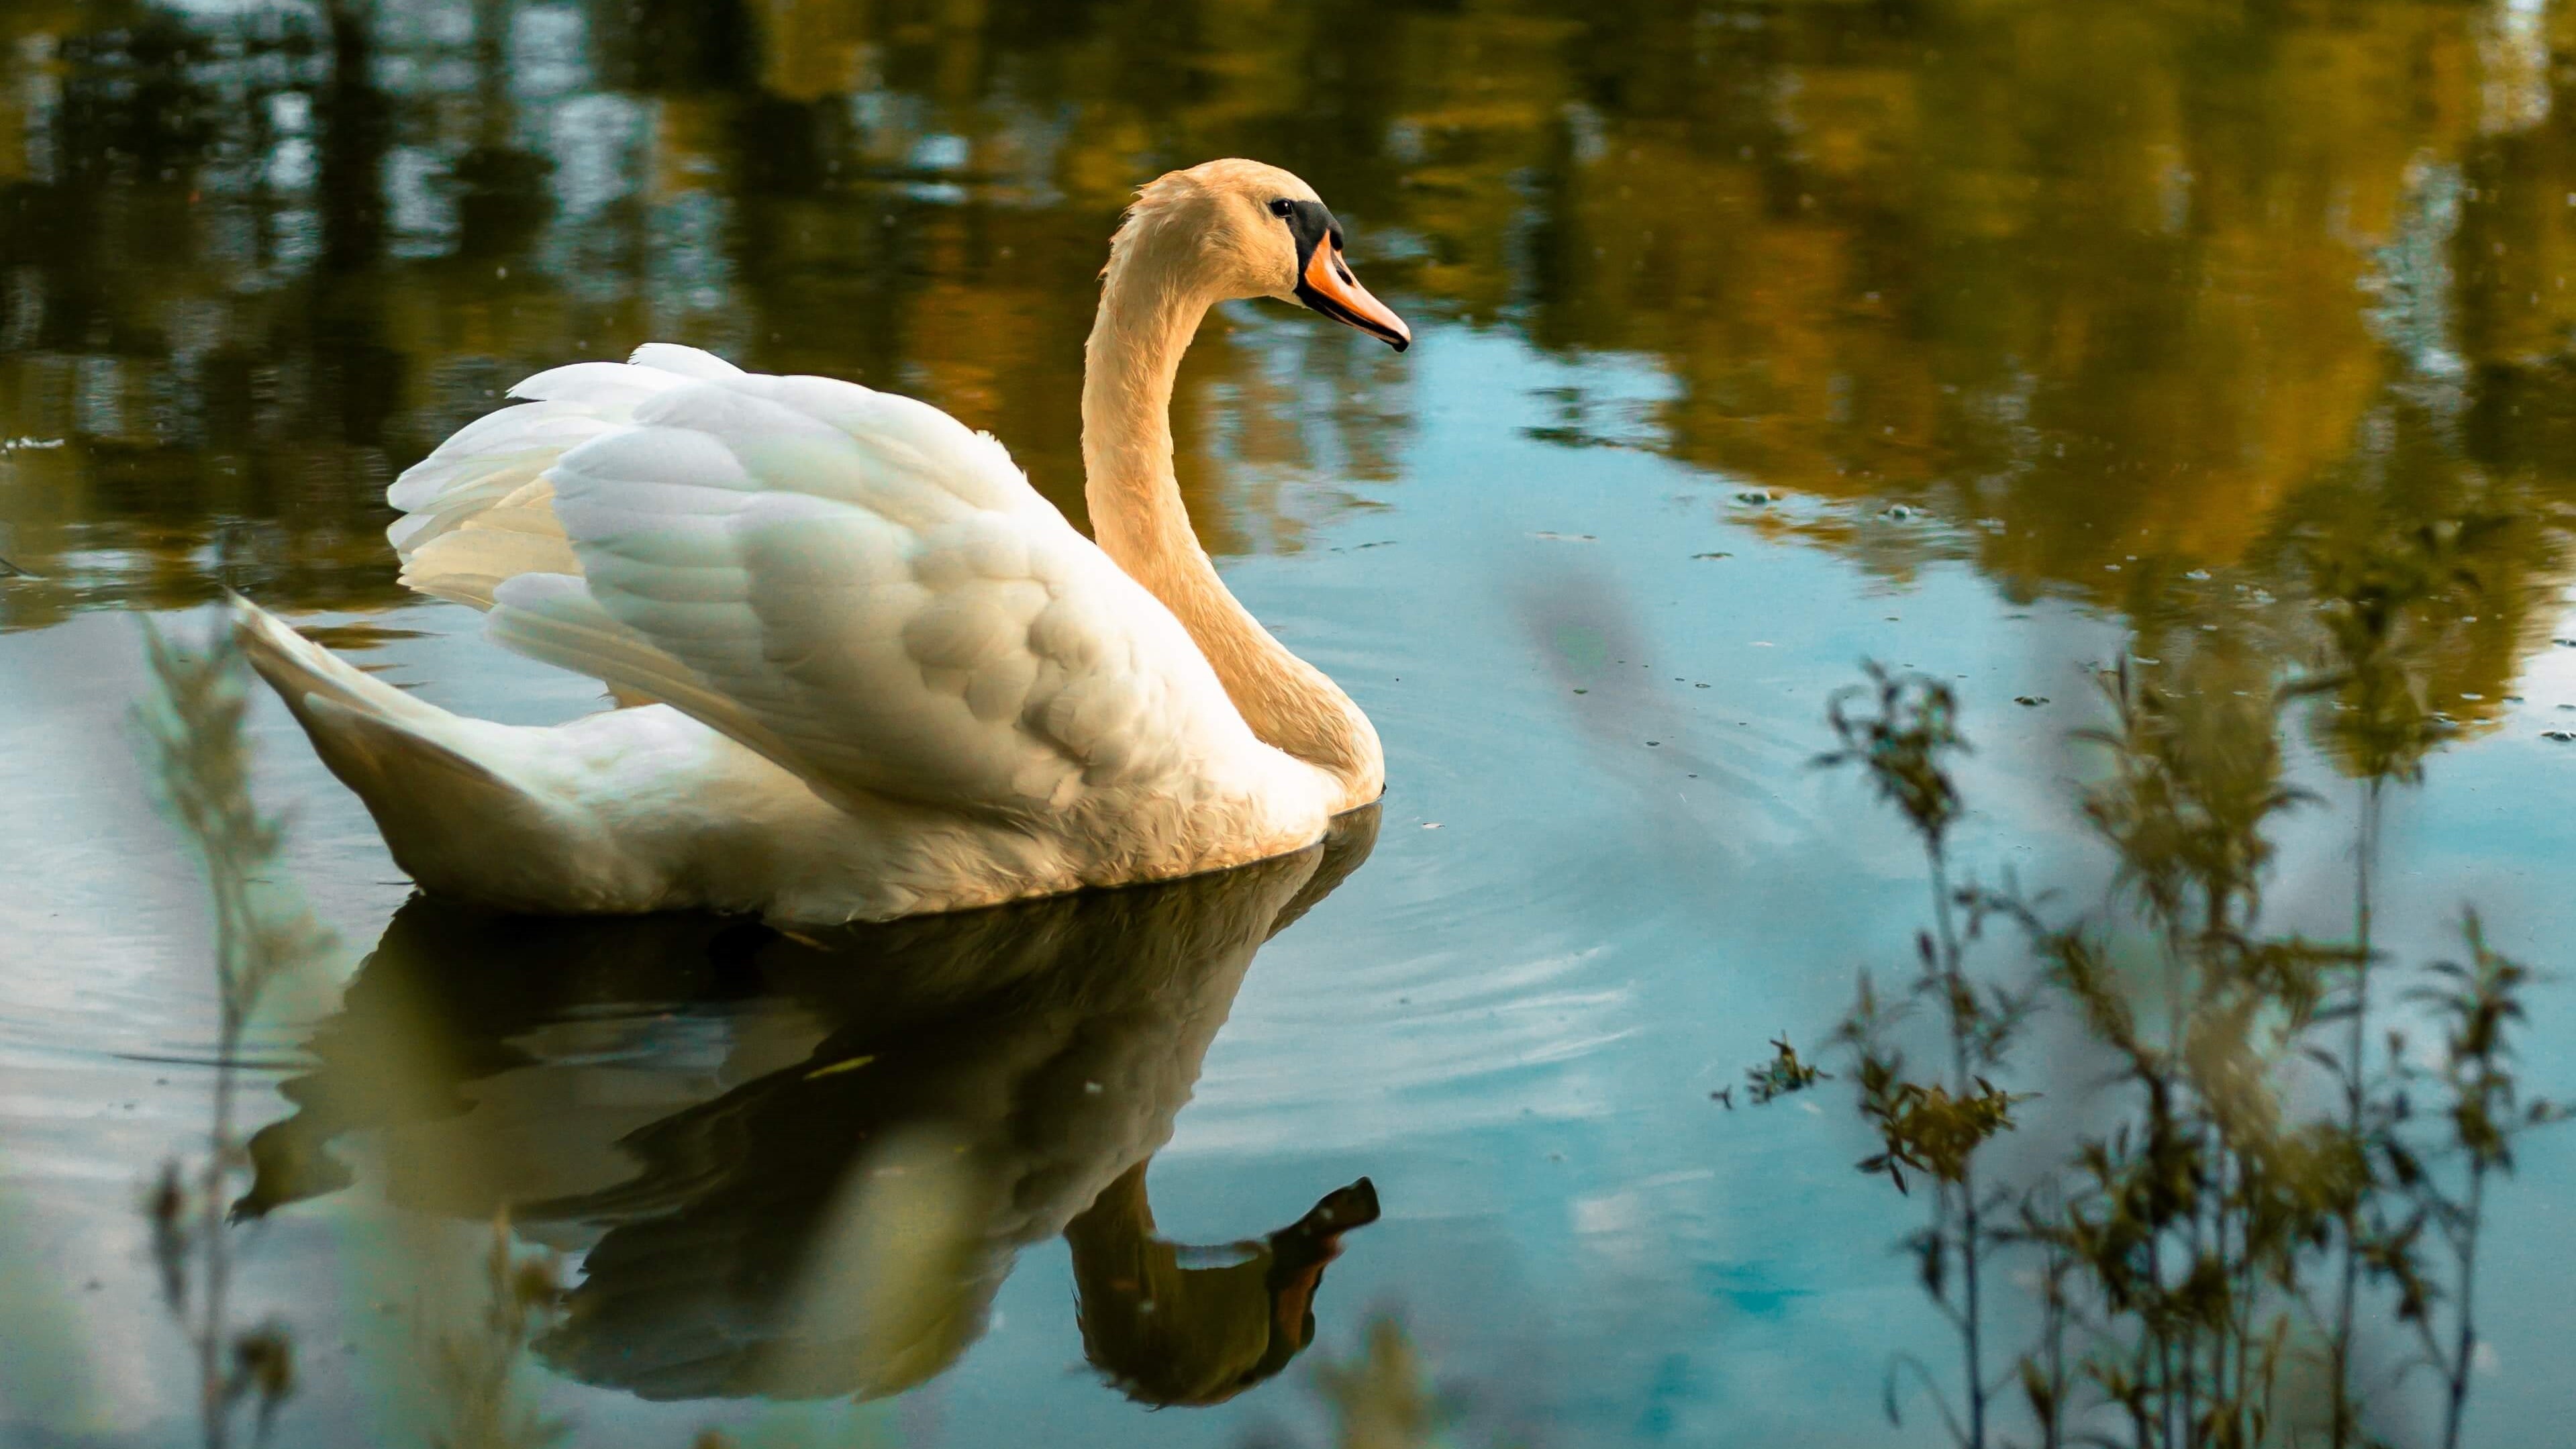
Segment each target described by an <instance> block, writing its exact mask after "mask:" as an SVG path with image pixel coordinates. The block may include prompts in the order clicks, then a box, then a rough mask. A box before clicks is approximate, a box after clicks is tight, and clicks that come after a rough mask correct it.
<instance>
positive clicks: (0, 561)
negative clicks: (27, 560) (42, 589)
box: [0, 558, 44, 579]
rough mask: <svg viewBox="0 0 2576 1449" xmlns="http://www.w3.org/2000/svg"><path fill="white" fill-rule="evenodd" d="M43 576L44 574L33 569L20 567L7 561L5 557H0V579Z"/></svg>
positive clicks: (37, 577)
mask: <svg viewBox="0 0 2576 1449" xmlns="http://www.w3.org/2000/svg"><path fill="white" fill-rule="evenodd" d="M43 577H44V575H42V574H40V573H37V572H36V571H35V570H34V569H26V568H20V567H19V566H18V565H16V564H13V563H11V562H9V561H8V560H7V559H5V558H0V579H40V578H43Z"/></svg>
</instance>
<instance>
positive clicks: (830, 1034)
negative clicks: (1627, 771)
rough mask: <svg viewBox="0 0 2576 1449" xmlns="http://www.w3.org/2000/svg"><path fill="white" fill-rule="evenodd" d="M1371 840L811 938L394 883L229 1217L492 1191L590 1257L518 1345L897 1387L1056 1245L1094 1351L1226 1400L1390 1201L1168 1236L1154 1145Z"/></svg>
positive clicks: (696, 1388)
mask: <svg viewBox="0 0 2576 1449" xmlns="http://www.w3.org/2000/svg"><path fill="white" fill-rule="evenodd" d="M1376 832H1377V815H1376V812H1375V810H1374V808H1372V809H1371V810H1368V811H1365V812H1361V813H1359V814H1355V815H1352V816H1348V817H1345V818H1344V819H1343V820H1342V821H1341V822H1340V823H1339V824H1338V825H1337V827H1336V829H1335V831H1334V832H1333V834H1332V835H1331V837H1330V838H1329V839H1328V840H1327V841H1326V842H1325V843H1324V844H1323V845H1321V846H1318V847H1316V848H1314V849H1310V850H1308V851H1305V852H1302V853H1300V854H1298V855H1295V856H1289V857H1284V858H1281V859H1278V860H1273V861H1267V862H1263V863H1261V864H1258V865H1253V866H1247V867H1244V868H1242V869H1240V870H1236V871H1231V872H1227V873H1223V874H1219V875H1209V876H1199V877H1194V878H1191V879H1188V880H1183V881H1176V882H1172V883H1169V884H1164V885H1157V886H1147V887H1141V888H1137V889H1132V890H1120V891H1104V892H1093V893H1089V894H1084V895H1079V896H1071V897H1063V898H1058V899H1054V900H1047V901H1040V902H1033V903H1030V904H1028V905H1025V906H1011V907H1005V908H1001V909H998V910H992V911H980V912H972V913H967V914H961V915H956V916H944V917H924V918H919V919H915V920H910V921H903V922H898V923H893V924H889V925H880V926H866V927H853V928H849V929H846V930H843V931H837V932H831V933H828V934H820V935H805V934H799V935H796V936H783V935H779V934H777V933H775V932H771V931H769V930H767V929H766V928H763V927H758V926H754V925H750V924H747V923H743V922H738V921H727V920H724V919H720V918H714V917H673V918H660V919H637V920H628V921H606V922H592V921H534V920H528V919H525V918H513V917H496V916H487V915H482V914H480V913H476V912H472V911H468V910H465V909H462V908H458V907H452V906H447V905H444V904H442V903H439V902H434V901H431V900H429V899H427V898H425V897H415V898H414V899H413V900H412V901H410V902H409V903H407V904H406V905H405V906H404V907H403V908H402V909H401V910H400V911H398V912H397V913H396V914H395V916H394V919H393V921H392V922H391V924H390V925H388V926H387V928H386V931H385V934H384V937H383V939H382V940H381V941H380V942H379V943H378V945H377V947H376V950H375V952H374V953H373V954H372V955H371V956H370V957H369V958H368V960H367V961H366V963H365V965H364V966H363V967H362V969H361V970H360V972H359V974H358V976H357V978H356V980H355V981H354V982H353V983H352V984H351V986H350V988H349V990H348V993H347V997H346V1000H345V1004H344V1006H343V1008H342V1010H341V1011H340V1012H339V1013H338V1014H337V1015H336V1016H333V1017H331V1018H329V1019H327V1020H326V1021H324V1022H323V1023H322V1024H321V1025H320V1026H319V1027H318V1028H317V1029H316V1030H315V1032H314V1034H313V1036H312V1039H311V1041H310V1043H309V1050H310V1052H311V1054H312V1055H313V1056H314V1058H315V1059H316V1060H317V1062H318V1063H319V1065H318V1066H317V1067H316V1068H315V1069H314V1070H313V1071H312V1072H310V1073H308V1074H306V1075H303V1076H300V1077H297V1078H295V1079H293V1080H291V1081H289V1082H288V1083H286V1084H285V1086H284V1088H283V1091H284V1094H285V1096H286V1097H287V1099H288V1100H289V1101H291V1102H293V1103H294V1104H295V1106H296V1110H295V1112H294V1113H293V1115H291V1116H288V1117H286V1118H284V1119H282V1120H280V1121H278V1122H275V1123H272V1124H270V1125H269V1126H268V1127H266V1128H264V1129H263V1130H261V1131H260V1132H259V1133H258V1134H257V1135H256V1136H255V1137H254V1138H253V1139H252V1142H251V1153H252V1157H253V1160H254V1162H255V1164H256V1167H257V1176H256V1178H255V1181H254V1184H253V1186H252V1188H251V1191H250V1192H249V1194H248V1195H247V1196H246V1197H245V1198H244V1200H243V1201H242V1203H241V1204H239V1206H238V1208H237V1212H239V1213H241V1214H243V1215H258V1214H262V1213H266V1212H268V1211H271V1210H273V1209H275V1208H277V1207H280V1206H282V1205H284V1204H287V1203H290V1202H294V1201H298V1200H301V1199H306V1198H310V1197H314V1196H317V1195H320V1194H324V1193H330V1192H335V1191H338V1190H340V1189H342V1188H344V1187H347V1186H349V1185H350V1184H351V1183H352V1182H353V1181H357V1180H360V1179H366V1178H372V1179H373V1183H372V1185H373V1186H375V1187H376V1188H378V1189H379V1190H380V1191H381V1193H382V1195H383V1196H384V1198H385V1199H386V1200H387V1201H388V1202H389V1203H390V1204H391V1205H392V1206H394V1207H395V1208H397V1209H402V1210H406V1211H410V1212H417V1213H426V1214H432V1215H440V1216H448V1217H455V1218H461V1219H466V1220H481V1219H488V1218H490V1217H492V1215H493V1214H494V1213H495V1212H496V1211H499V1212H505V1213H506V1214H507V1216H508V1219H509V1221H510V1222H511V1223H512V1224H514V1225H515V1228H516V1230H517V1231H518V1232H520V1233H521V1234H523V1235H525V1236H527V1237H529V1238H531V1239H534V1240H536V1241H539V1242H544V1243H548V1244H551V1245H553V1246H557V1247H562V1248H566V1249H573V1250H578V1251H581V1252H582V1253H583V1255H584V1256H583V1259H582V1269H581V1275H580V1280H579V1282H578V1283H577V1284H576V1285H575V1286H574V1287H573V1288H572V1289H571V1291H570V1293H569V1294H568V1296H567V1298H566V1301H565V1305H564V1313H563V1315H562V1318H561V1321H560V1323H559V1324H558V1325H557V1326H556V1327H555V1328H554V1329H553V1330H552V1331H551V1332H550V1333H548V1334H546V1335H545V1336H544V1337H542V1338H540V1339H539V1340H538V1342H537V1344H536V1348H537V1351H538V1352H539V1353H540V1354H541V1355H542V1356H543V1357H544V1358H545V1359H546V1360H547V1361H548V1362H550V1363H551V1364H553V1365H554V1367H556V1368H557V1369H559V1370H560V1371H562V1372H564V1373H567V1374H570V1375H572V1376H574V1377H576V1378H580V1379H582V1380H585V1381H587V1382H590V1383H594V1384H600V1385H604V1386H611V1387H617V1388H623V1389H627V1390H630V1391H632V1392H634V1393H636V1394H638V1395H640V1396H642V1397H644V1398H648V1399H693V1398H708V1397H719V1396H721V1397H733V1396H741V1395H751V1394H759V1395H766V1396H771V1397H782V1398H819V1397H833V1396H848V1395H856V1396H859V1397H862V1398H873V1397H877V1396H881V1395H885V1394H890V1393H895V1392H898V1391H900V1390H903V1389H905V1388H909V1387H911V1386H913V1385H915V1384H918V1383H921V1382H923V1381H925V1380H927V1379H929V1378H931V1377H933V1376H935V1375H937V1374H939V1373H941V1372H942V1371H944V1370H945V1369H946V1368H948V1366H949V1365H950V1364H952V1363H953V1362H955V1360H956V1359H957V1357H958V1355H959V1354H961V1353H962V1352H964V1350H965V1349H966V1347H967V1346H968V1345H969V1344H971V1343H973V1342H974V1341H975V1340H976V1339H977V1338H978V1337H980V1336H981V1335H982V1333H983V1331H984V1328H985V1324H986V1319H987V1316H988V1313H989V1310H990V1304H991V1302H992V1298H993V1295H994V1294H995V1293H996V1292H997V1291H998V1290H999V1289H1000V1287H1001V1284H1002V1281H1003V1280H1004V1278H1006V1277H1007V1276H1008V1275H1009V1273H1010V1270H1011V1266H1012V1263H1013V1260H1014V1258H1015V1257H1016V1255H1017V1254H1018V1252H1019V1250H1020V1249H1021V1248H1023V1247H1025V1246H1027V1245H1028V1244H1030V1243H1034V1242H1038V1241H1040V1240H1043V1239H1045V1238H1048V1237H1051V1236H1054V1235H1056V1234H1058V1233H1063V1234H1065V1235H1066V1236H1067V1238H1068V1239H1069V1240H1070V1241H1071V1243H1072V1247H1073V1258H1074V1270H1075V1281H1076V1284H1077V1287H1078V1294H1079V1296H1078V1305H1077V1306H1078V1313H1079V1315H1080V1320H1081V1326H1082V1340H1083V1346H1084V1352H1085V1354H1086V1355H1087V1356H1088V1357H1089V1358H1090V1360H1091V1362H1092V1363H1093V1365H1094V1366H1095V1367H1096V1368H1097V1369H1098V1370H1099V1371H1100V1373H1101V1374H1102V1375H1103V1376H1104V1377H1105V1378H1107V1379H1108V1380H1109V1381H1110V1382H1112V1383H1113V1384H1115V1385H1117V1386H1118V1387H1120V1388H1121V1389H1122V1390H1123V1391H1125V1392H1126V1393H1128V1394H1130V1395H1131V1396H1133V1397H1137V1398H1140V1399H1144V1400H1147V1401H1149V1402H1154V1403H1213V1402H1217V1401H1220V1400H1222V1399H1225V1398H1228V1397H1231V1396H1232V1395H1233V1394H1235V1393H1238V1392H1240V1391H1241V1390H1242V1389H1244V1388H1246V1387H1249V1386H1250V1385H1252V1384H1254V1383H1257V1382H1259V1381H1260V1380H1262V1379H1265V1378H1268V1377H1269V1376H1271V1375H1273V1374H1276V1373H1277V1372H1278V1371H1279V1370H1280V1369H1282V1368H1284V1367H1285V1366H1286V1365H1287V1363H1288V1362H1289V1361H1290V1359H1292V1358H1293V1357H1294V1356H1295V1355H1296V1354H1297V1353H1298V1352H1299V1351H1300V1350H1302V1349H1303V1348H1305V1347H1306V1346H1307V1344H1308V1343H1310V1342H1311V1341H1312V1339H1313V1338H1314V1333H1315V1325H1314V1319H1313V1312H1312V1310H1313V1303H1314V1298H1315V1292H1316V1289H1317V1287H1318V1286H1319V1284H1320V1281H1321V1279H1322V1276H1323V1272H1324V1266H1325V1264H1326V1263H1328V1262H1329V1261H1330V1260H1331V1259H1332V1258H1333V1256H1334V1255H1335V1254H1336V1253H1337V1252H1338V1251H1339V1249H1340V1239H1341V1237H1342V1235H1343V1234H1344V1233H1346V1232H1348V1231H1350V1230H1351V1229H1353V1228H1356V1227H1360V1226H1363V1225H1365V1224H1367V1223H1369V1222H1371V1221H1374V1220H1375V1219H1376V1217H1377V1196H1376V1191H1375V1188H1374V1187H1373V1186H1372V1185H1371V1184H1370V1183H1369V1181H1368V1180H1367V1179H1365V1178H1363V1179H1361V1180H1360V1181H1359V1182H1357V1183H1354V1184H1352V1185H1350V1186H1348V1187H1345V1188H1342V1189H1339V1190H1337V1191H1334V1192H1332V1193H1330V1194H1328V1195H1326V1196H1325V1197H1324V1198H1323V1199H1322V1200H1321V1201H1320V1202H1318V1203H1316V1205H1315V1206H1314V1208H1313V1209H1312V1210H1310V1211H1306V1212H1304V1213H1303V1215H1302V1216H1299V1217H1298V1218H1296V1220H1295V1221H1293V1222H1291V1223H1290V1224H1289V1225H1288V1226H1287V1227H1285V1228H1283V1229H1281V1230H1280V1231H1278V1232H1275V1233H1270V1234H1268V1235H1267V1236H1265V1237H1262V1238H1257V1239H1252V1240H1248V1241H1246V1242H1243V1243H1238V1244H1231V1245H1224V1246H1219V1247H1213V1248H1204V1247H1194V1246H1190V1245H1186V1244H1178V1243H1173V1242H1170V1241H1168V1240H1166V1239H1164V1238H1162V1237H1160V1236H1159V1235H1157V1234H1156V1232H1155V1229H1154V1221H1153V1214H1152V1209H1151V1206H1150V1204H1149V1203H1148V1201H1147V1199H1146V1194H1145V1172H1146V1167H1147V1164H1148V1162H1149V1160H1150V1159H1151V1157H1152V1156H1153V1154H1154V1152H1155V1151H1156V1150H1157V1149H1159V1148H1160V1147H1161V1146H1162V1144H1163V1143H1164V1142H1165V1141H1166V1140H1167V1139H1168V1138H1169V1137H1170V1135H1171V1130H1172V1122H1173V1118H1174V1115H1175V1114H1176V1113H1177V1112H1179V1110H1180V1109H1181V1106H1182V1104H1183V1103H1185V1102H1186V1101H1187V1100H1188V1099H1189V1096H1190V1091H1191V1088H1192V1086H1193V1084H1194V1083H1195V1082H1196V1080H1197V1077H1198V1072H1199V1063H1200V1060H1201V1058H1202V1057H1203V1055H1204V1054H1205V1053H1206V1051H1207V1048H1208V1044H1209V1042H1210V1041H1211V1040H1212V1039H1213V1038H1214V1037H1215V1035H1216V1032H1217V1030H1218V1028H1219V1027H1221V1026H1222V1025H1223V1024H1224V1022H1225V1018H1226V1014H1227V1011H1228V1009H1229V1007H1230V1006H1231V1004H1232V1002H1233V999H1234V994H1235V992H1236V990H1237V988H1238V987H1239V986H1240V985H1241V984H1242V981H1243V976H1244V973H1245V971H1246V970H1247V969H1248V968H1249V967H1250V965H1251V963H1252V958H1253V955H1254V953H1255V952H1256V951H1257V950H1258V949H1259V948H1260V946H1261V944H1262V943H1263V942H1264V941H1266V940H1267V939H1268V938H1269V937H1270V936H1272V935H1273V934H1276V933H1277V932H1278V931H1280V930H1283V929H1285V928H1286V927H1287V926H1288V925H1289V924H1290V923H1291V922H1293V921H1295V920H1296V919H1297V917H1298V916H1300V915H1302V914H1303V913H1304V912H1305V911H1306V910H1307V909H1308V908H1309V907H1310V906H1312V905H1313V904H1314V903H1315V902H1317V901H1319V900H1321V899H1322V898H1323V897H1324V896H1325V895H1327V894H1329V893H1330V892H1331V891H1332V890H1333V888H1334V887H1335V886H1337V885H1338V884H1340V882H1341V881H1342V880H1343V879H1344V878H1345V877H1346V876H1347V875H1348V874H1349V873H1350V872H1351V871H1352V870H1354V869H1356V868H1357V867H1358V866H1359V864H1360V862H1361V861H1363V860H1364V859H1366V857H1367V855H1368V852H1369V849H1370V847H1371V845H1372V844H1373V843H1374V841H1375V838H1376ZM639 1001H641V1002H668V1003H674V1005H673V1006H672V1008H671V1009H670V1010H668V1011H664V1012H658V1013H657V1012H651V1011H639V1010H638V1009H637V1008H635V1007H634V1006H633V1005H632V1003H635V1002H639ZM620 1007H622V1008H623V1009H616V1008H620ZM1283 1215H1284V1214H1283Z"/></svg>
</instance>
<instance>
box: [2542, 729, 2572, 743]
mask: <svg viewBox="0 0 2576 1449" xmlns="http://www.w3.org/2000/svg"><path fill="white" fill-rule="evenodd" d="M2540 737H2541V738H2542V739H2544V740H2555V741H2557V742H2558V743H2559V744H2562V745H2564V744H2576V730H2542V731H2541V732H2540Z"/></svg>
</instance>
